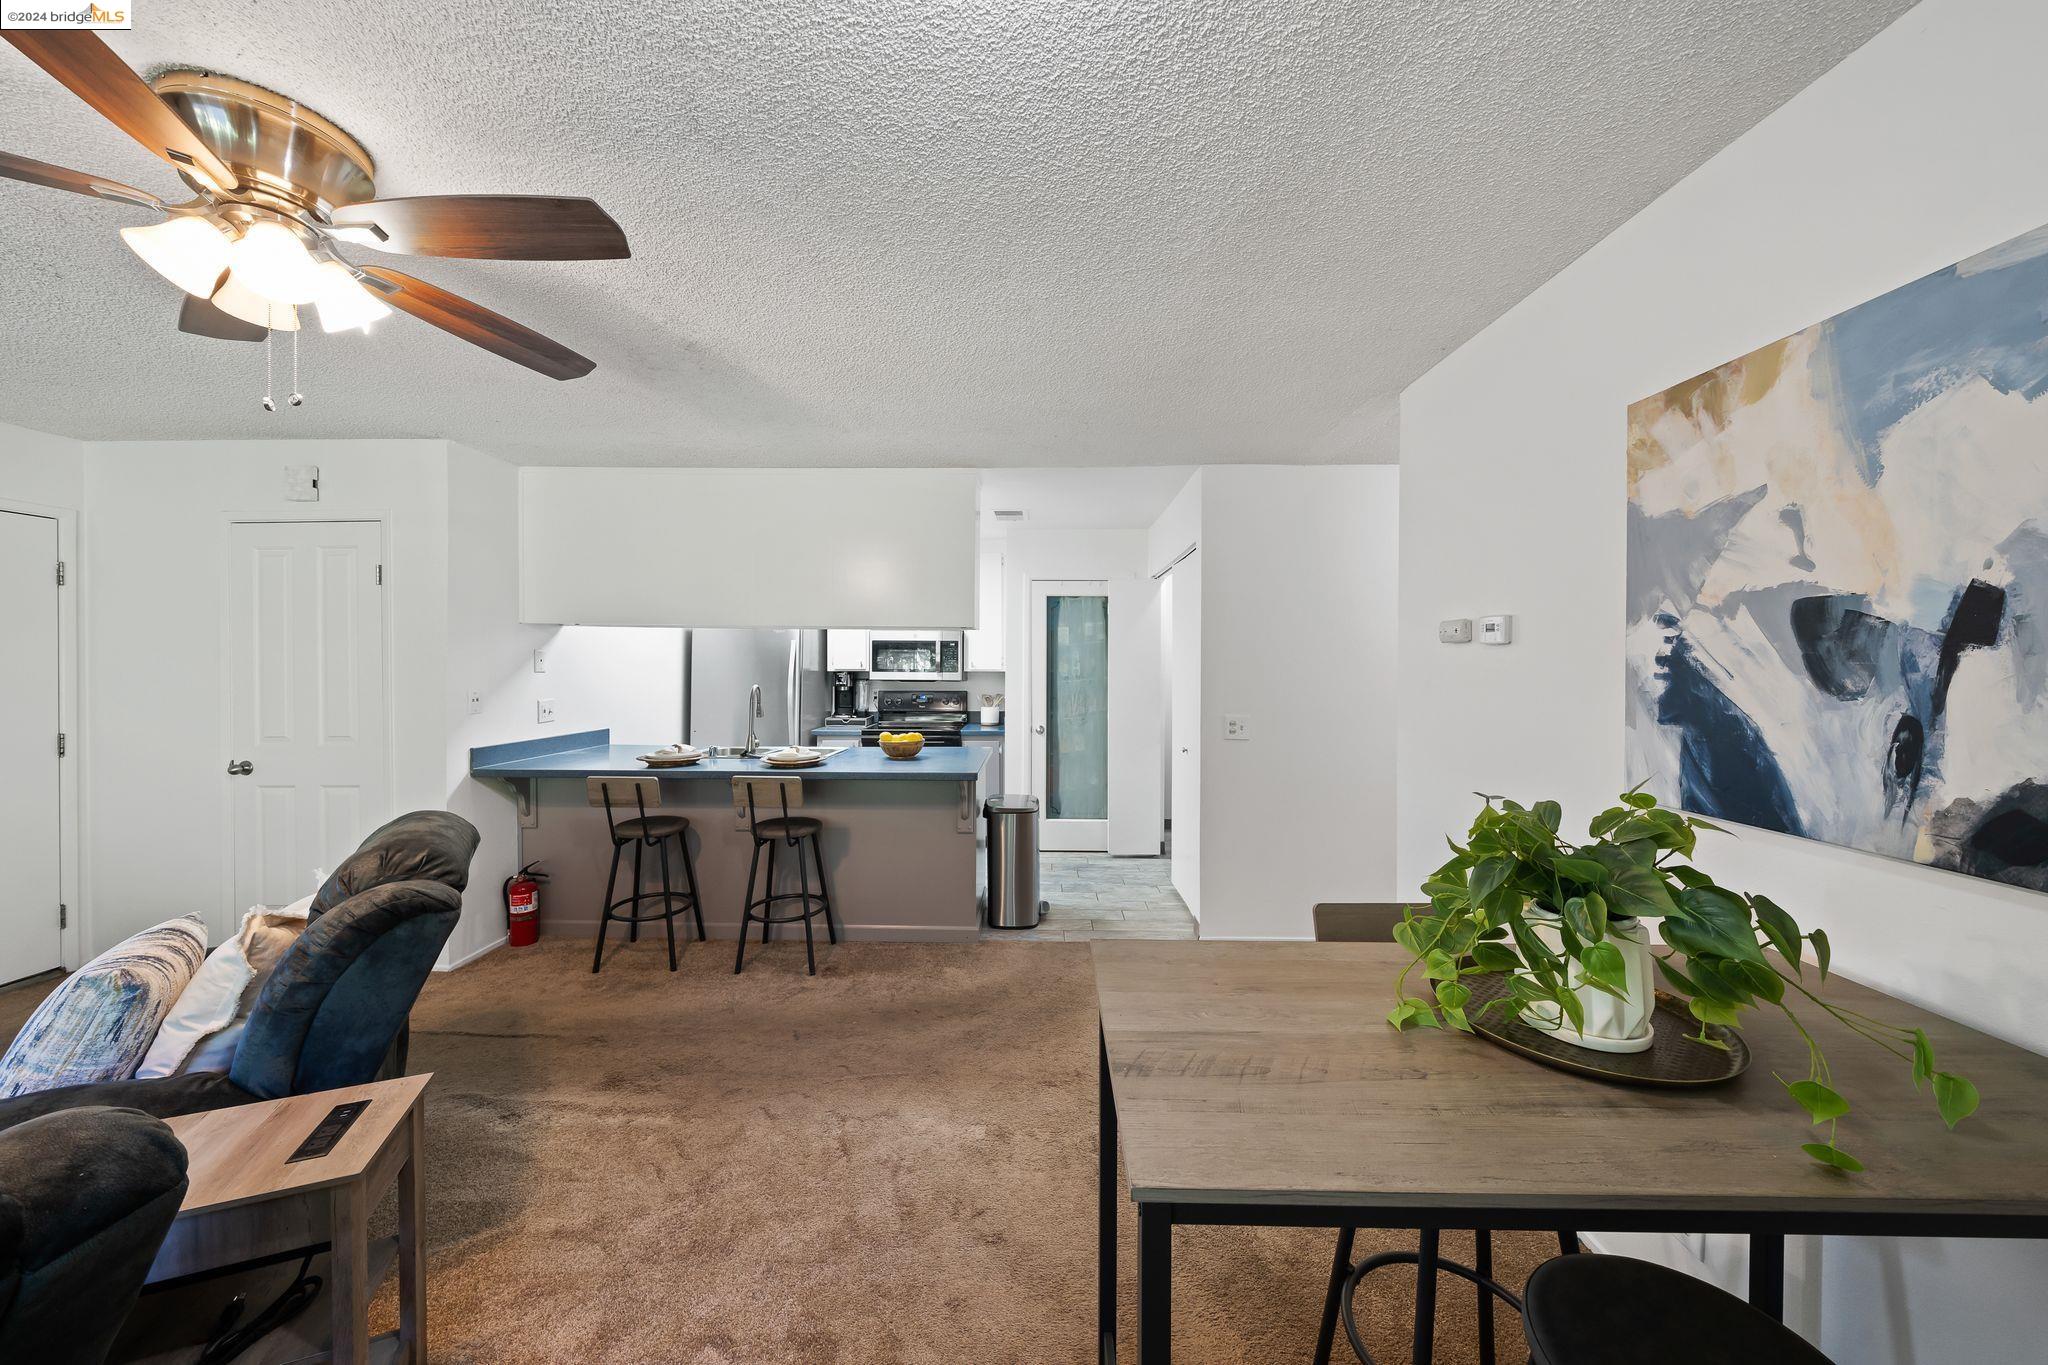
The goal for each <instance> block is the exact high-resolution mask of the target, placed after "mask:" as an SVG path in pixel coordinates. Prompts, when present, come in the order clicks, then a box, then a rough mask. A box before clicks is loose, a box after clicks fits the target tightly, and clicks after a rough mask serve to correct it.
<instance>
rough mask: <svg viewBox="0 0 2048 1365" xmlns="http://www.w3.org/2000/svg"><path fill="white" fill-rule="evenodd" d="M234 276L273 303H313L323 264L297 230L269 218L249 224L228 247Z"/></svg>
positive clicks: (251, 291) (249, 288) (241, 283)
mask: <svg viewBox="0 0 2048 1365" xmlns="http://www.w3.org/2000/svg"><path fill="white" fill-rule="evenodd" d="M228 269H229V271H231V272H232V274H233V279H234V280H235V281H236V282H239V283H240V285H241V286H242V288H244V289H246V290H248V291H249V292H250V293H252V294H256V295H258V296H260V297H262V298H265V299H268V300H270V302H272V303H289V304H299V303H311V302H312V301H313V298H314V295H316V294H317V293H318V292H319V288H320V267H319V265H318V264H317V263H315V261H314V260H313V257H312V255H311V254H310V253H309V252H307V250H306V244H305V243H304V242H301V241H300V240H299V236H298V234H297V233H295V232H293V231H292V230H291V229H290V228H288V227H286V226H285V225H284V224H282V223H273V222H270V221H268V220H265V221H260V222H255V223H251V224H249V226H248V227H246V228H244V229H243V230H242V236H241V240H239V241H237V242H236V243H235V244H234V245H233V246H232V247H230V248H229V250H228Z"/></svg>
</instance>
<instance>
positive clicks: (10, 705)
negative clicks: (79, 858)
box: [0, 511, 64, 983]
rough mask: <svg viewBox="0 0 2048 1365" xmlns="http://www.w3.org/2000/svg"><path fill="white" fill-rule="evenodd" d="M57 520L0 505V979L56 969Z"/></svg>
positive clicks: (59, 913) (59, 832)
mask: <svg viewBox="0 0 2048 1365" xmlns="http://www.w3.org/2000/svg"><path fill="white" fill-rule="evenodd" d="M57 559H58V548H57V520H56V518H54V517H47V516H36V515H32V514H29V513H25V512H12V511H0V774H4V775H5V779H4V780H0V867H4V868H6V869H7V894H6V896H5V898H4V899H0V983H4V982H8V981H15V980H18V979H20V978H21V977H24V976H33V975H35V974H36V973H38V972H45V971H49V970H50V969H51V968H53V967H59V966H62V965H63V938H64V935H63V927H64V926H63V916H64V911H63V909H62V908H61V903H62V901H63V894H64V893H63V864H62V856H63V855H62V847H63V843H62V836H63V816H62V812H63V800H64V795H63V773H62V760H61V758H60V755H59V749H58V743H59V741H58V733H59V731H61V730H62V729H63V724H64V721H63V714H64V712H63V677H64V670H63V664H62V655H61V653H60V650H61V648H62V637H61V634H60V631H61V627H60V624H59V609H58V595H59V591H60V589H59V586H58V581H57Z"/></svg>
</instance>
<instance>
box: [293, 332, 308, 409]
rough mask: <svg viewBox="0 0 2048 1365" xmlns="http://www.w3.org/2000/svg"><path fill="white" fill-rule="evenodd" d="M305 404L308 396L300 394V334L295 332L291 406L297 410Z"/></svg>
mask: <svg viewBox="0 0 2048 1365" xmlns="http://www.w3.org/2000/svg"><path fill="white" fill-rule="evenodd" d="M305 402H306V395H304V394H303V393H300V392H299V334H298V333H297V332H293V333H292V396H291V405H292V406H293V407H295V408H296V407H302V406H304V404H305Z"/></svg>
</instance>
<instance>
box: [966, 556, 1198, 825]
mask: <svg viewBox="0 0 2048 1365" xmlns="http://www.w3.org/2000/svg"><path fill="white" fill-rule="evenodd" d="M1004 544H1005V549H1004V551H1003V578H1004V584H1003V596H1004V619H1005V629H1006V632H1007V635H1008V638H1007V640H1006V641H1005V642H1004V646H1003V662H1004V663H1005V665H1006V666H1007V667H1006V673H1005V677H1006V679H1007V682H1006V685H1005V687H1004V692H1005V695H1006V696H1007V697H1008V701H1007V703H1006V706H1005V711H1006V713H1007V714H1006V715H1005V717H1004V731H1005V736H1006V738H1005V742H1004V745H1003V784H1004V785H1005V786H1007V787H1009V788H1010V789H1011V790H1013V791H1030V790H1031V789H1032V781H1031V739H1032V736H1031V726H1032V721H1031V714H1032V712H1031V708H1032V705H1033V700H1034V697H1035V695H1036V688H1037V682H1038V679H1037V676H1036V674H1037V671H1038V670H1039V669H1041V668H1043V667H1044V660H1043V658H1042V657H1040V654H1039V652H1038V651H1034V650H1033V649H1032V647H1031V646H1032V643H1033V642H1032V640H1031V638H1030V636H1031V586H1030V585H1031V583H1032V582H1033V581H1034V580H1043V579H1060V578H1069V579H1101V580H1103V581H1105V582H1106V583H1108V584H1109V593H1110V621H1111V625H1110V631H1109V852H1111V853H1113V854H1119V855H1125V856H1139V857H1157V856H1158V854H1159V841H1160V838H1161V836H1162V835H1163V833H1164V817H1163V816H1162V815H1161V810H1162V807H1163V798H1162V794H1161V792H1160V788H1159V727H1158V725H1157V723H1156V721H1155V719H1154V718H1155V717H1156V716H1157V715H1158V708H1159V615H1158V611H1159V594H1158V591H1157V588H1156V586H1155V585H1154V584H1153V582H1152V581H1151V579H1150V578H1148V577H1147V576H1146V574H1145V572H1144V563H1145V533H1144V532H1143V531H1138V530H1131V531H1034V530H1026V529H1025V528H1023V527H1017V526H1013V527H1011V528H1010V533H1009V535H1008V536H1007V537H1006V538H1005V542H1004ZM1119 623H1121V624H1119ZM976 700H977V701H978V700H979V699H978V698H976Z"/></svg>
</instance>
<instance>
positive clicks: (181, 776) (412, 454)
mask: <svg viewBox="0 0 2048 1365" xmlns="http://www.w3.org/2000/svg"><path fill="white" fill-rule="evenodd" d="M301 463H314V464H318V465H319V466H320V475H321V500H320V501H319V502H318V503H317V504H314V503H289V502H285V501H284V500H283V496H282V493H283V472H284V466H285V465H286V464H301ZM447 491H448V483H447V447H446V445H445V444H444V443H443V442H440V441H169V442H166V441H130V442H118V443H112V444H92V445H88V446H87V447H86V459H85V505H86V513H85V523H86V525H85V533H84V536H83V540H84V542H85V544H84V549H85V564H84V573H83V575H82V578H81V584H80V586H81V591H82V592H83V594H84V616H85V620H86V623H87V625H86V656H87V674H88V684H87V685H88V699H87V703H86V727H87V738H88V758H87V765H88V777H87V785H86V790H87V794H88V797H87V814H86V825H87V838H88V841H89V842H88V845H87V848H88V852H87V863H88V867H89V869H90V876H89V891H90V897H91V900H90V923H89V928H90V935H91V940H92V946H93V947H94V948H95V950H97V949H98V948H104V947H106V946H108V945H109V944H112V943H114V942H116V941H118V940H119V939H121V938H123V937H125V936H126V935H128V934H131V933H134V932H135V931H137V930H138V929H143V928H146V927H148V926H149V925H150V924H153V923H155V922H156V921H158V920H161V919H163V918H164V917H166V916H168V915H171V914H175V913H185V912H188V911H191V910H195V909H199V910H204V911H206V912H207V914H208V919H209V925H210V927H211V929H212V931H213V933H214V934H215V935H216V936H219V935H220V934H222V933H224V932H226V930H227V928H228V926H229V925H230V924H231V923H232V922H233V919H234V918H235V917H236V916H237V915H239V913H240V912H239V908H238V907H234V906H231V905H229V904H228V900H229V898H230V896H231V895H232V891H233V888H232V878H231V877H230V876H229V875H228V866H229V864H228V804H227V791H226V786H225V782H226V779H225V778H224V777H223V770H224V769H225V766H226V763H227V760H228V757H229V755H228V753H227V740H228V734H227V708H226V705H225V703H224V701H223V697H224V687H223V669H224V666H225V665H224V664H223V662H222V658H221V654H222V639H223V638H224V637H223V631H224V622H225V616H226V602H227V563H228V561H227V550H226V528H227V526H228V524H229V523H230V521H234V520H260V519H263V518H265V517H279V518H302V517H307V516H318V517H323V518H343V517H363V518H375V519H381V520H383V521H384V522H385V524H386V536H387V542H386V543H387V547H388V551H389V557H388V558H387V560H386V563H385V581H386V583H387V584H388V585H389V588H390V594H389V596H388V597H387V613H386V627H387V641H388V643H389V652H388V657H389V659H390V661H391V677H392V706H391V709H390V712H389V715H390V722H391V736H390V739H391V764H392V768H391V772H392V778H393V783H392V791H393V794H394V802H395V806H396V809H397V810H409V809H413V808H415V807H420V806H438V805H440V804H441V803H442V801H443V799H444V798H445V796H446V794H447V786H446V771H445V765H444V761H443V760H444V752H445V751H444V746H443V724H444V718H443V714H442V696H443V685H442V678H443V663H444V660H445V656H446V649H445V645H444V639H445V636H446V617H447V613H446V603H447V503H446V498H447ZM309 889H310V888H309Z"/></svg>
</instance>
